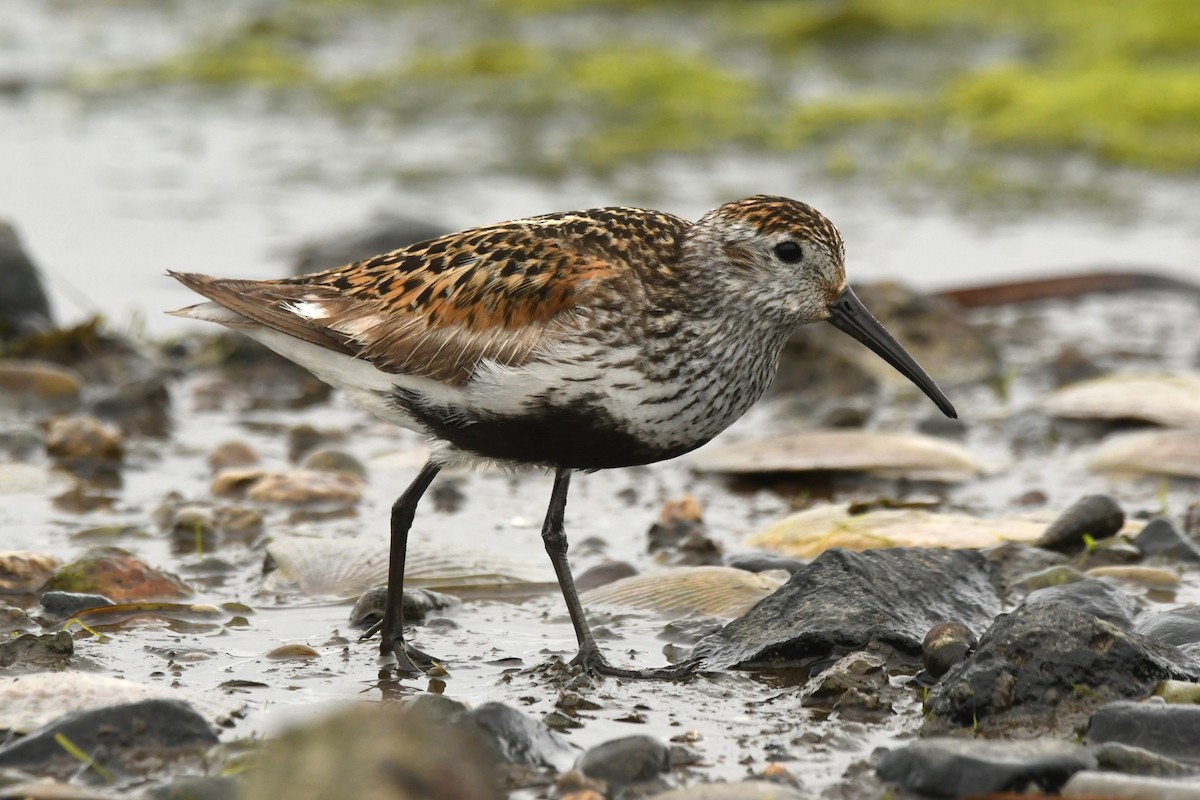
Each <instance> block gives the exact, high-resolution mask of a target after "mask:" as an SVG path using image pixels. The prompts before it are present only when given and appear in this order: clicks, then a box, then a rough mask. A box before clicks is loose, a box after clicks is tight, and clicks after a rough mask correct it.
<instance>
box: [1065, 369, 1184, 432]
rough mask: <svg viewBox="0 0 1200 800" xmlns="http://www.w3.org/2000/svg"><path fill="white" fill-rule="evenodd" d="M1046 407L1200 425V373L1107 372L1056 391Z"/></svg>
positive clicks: (1077, 415)
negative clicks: (1133, 373)
mask: <svg viewBox="0 0 1200 800" xmlns="http://www.w3.org/2000/svg"><path fill="white" fill-rule="evenodd" d="M1042 408H1043V410H1045V411H1046V412H1047V413H1049V414H1053V415H1054V416H1056V417H1070V418H1074V419H1139V420H1145V421H1146V422H1153V423H1155V424H1156V425H1165V426H1168V427H1179V428H1185V427H1200V377H1197V376H1195V375H1170V374H1167V375H1129V374H1114V375H1105V376H1103V377H1100V378H1093V379H1091V380H1087V381H1082V382H1080V383H1076V384H1072V385H1070V386H1067V387H1065V388H1063V389H1060V390H1058V391H1057V392H1054V393H1052V394H1051V395H1050V396H1049V397H1047V398H1046V399H1045V400H1044V401H1043V402H1042Z"/></svg>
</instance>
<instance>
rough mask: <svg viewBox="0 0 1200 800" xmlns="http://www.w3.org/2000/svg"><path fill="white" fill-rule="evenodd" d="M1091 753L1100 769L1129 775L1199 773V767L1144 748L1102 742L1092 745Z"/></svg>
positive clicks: (1163, 775)
mask: <svg viewBox="0 0 1200 800" xmlns="http://www.w3.org/2000/svg"><path fill="white" fill-rule="evenodd" d="M1092 753H1093V754H1094V755H1095V756H1096V764H1097V765H1098V766H1099V767H1100V769H1107V770H1112V771H1113V772H1124V773H1127V774H1129V775H1157V776H1160V777H1172V776H1180V775H1195V774H1197V773H1200V767H1197V766H1196V765H1194V764H1185V763H1183V762H1182V761H1176V760H1175V759H1173V758H1167V757H1166V756H1162V755H1159V754H1158V753H1154V752H1151V751H1149V750H1146V749H1144V748H1141V747H1132V746H1130V745H1127V744H1121V743H1120V742H1104V743H1103V744H1097V745H1093V746H1092Z"/></svg>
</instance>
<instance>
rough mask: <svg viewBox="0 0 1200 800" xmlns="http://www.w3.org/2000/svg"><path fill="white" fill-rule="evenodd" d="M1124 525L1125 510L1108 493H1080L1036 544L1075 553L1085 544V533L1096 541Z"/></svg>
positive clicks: (1105, 537) (1110, 534) (1036, 545)
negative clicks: (1078, 497) (1083, 494)
mask: <svg viewBox="0 0 1200 800" xmlns="http://www.w3.org/2000/svg"><path fill="white" fill-rule="evenodd" d="M1124 525H1125V512H1124V511H1122V510H1121V507H1120V506H1119V505H1117V501H1116V500H1113V499H1112V498H1111V497H1109V496H1108V495H1106V494H1091V495H1087V496H1086V497H1081V498H1080V499H1079V500H1076V501H1075V503H1074V504H1073V505H1072V506H1071V507H1070V508H1068V509H1067V510H1066V511H1064V512H1063V513H1062V514H1060V515H1059V516H1058V518H1057V519H1055V520H1054V522H1052V523H1050V525H1049V527H1047V528H1046V531H1045V533H1043V534H1042V536H1041V538H1040V539H1038V540H1037V541H1036V542H1034V546H1035V547H1043V548H1045V549H1047V550H1055V551H1057V552H1060V553H1074V552H1077V551H1078V550H1081V549H1082V548H1083V547H1084V541H1085V540H1084V537H1085V536H1086V537H1090V538H1091V539H1092V540H1093V541H1098V540H1100V539H1107V538H1108V537H1110V536H1113V535H1115V534H1116V533H1117V531H1119V530H1121V528H1122V527H1123V526H1124Z"/></svg>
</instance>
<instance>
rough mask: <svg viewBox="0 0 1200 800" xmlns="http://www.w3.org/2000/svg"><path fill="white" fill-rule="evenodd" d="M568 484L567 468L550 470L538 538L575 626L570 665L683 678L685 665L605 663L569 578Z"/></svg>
mask: <svg viewBox="0 0 1200 800" xmlns="http://www.w3.org/2000/svg"><path fill="white" fill-rule="evenodd" d="M570 484H571V470H569V469H561V468H560V469H558V470H555V472H554V489H553V491H552V492H551V493H550V507H549V508H547V509H546V521H545V523H543V525H542V541H543V542H544V543H545V545H546V553H547V555H549V556H550V563H551V564H553V565H554V574H555V575H557V576H558V585H559V587H560V588H561V589H562V593H563V599H564V600H566V601H567V613H569V614H570V615H571V625H572V626H573V627H574V628H575V640H576V642H578V643H579V655H577V656H575V658H574V659H573V660H572V661H571V663H572V664H575V665H578V666H580V667H582V668H583V670H584V671H585V672H588V673H592V674H596V675H611V676H614V677H617V678H659V679H667V680H670V679H676V678H684V677H687V676H688V675H689V674H691V672H690V670H688V669H687V668H686V667H668V668H665V669H648V670H632V669H620V668H618V667H614V666H612V665H611V664H609V663H608V661H607V660H606V659H605V658H604V654H603V653H601V652H600V648H599V647H598V646H597V645H596V640H595V639H594V638H593V637H592V631H591V629H590V628H589V627H588V623H587V618H586V617H585V616H584V614H583V605H582V604H581V603H580V602H579V593H578V592H577V591H575V579H574V578H572V577H571V566H570V564H568V563H567V534H566V531H565V530H564V525H563V518H564V516H565V514H566V510H567V489H568V488H569V486H570Z"/></svg>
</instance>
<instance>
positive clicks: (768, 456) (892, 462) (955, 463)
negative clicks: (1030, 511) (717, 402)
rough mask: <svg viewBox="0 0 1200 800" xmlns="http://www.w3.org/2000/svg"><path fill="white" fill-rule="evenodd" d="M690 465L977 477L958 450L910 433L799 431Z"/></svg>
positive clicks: (708, 452)
mask: <svg viewBox="0 0 1200 800" xmlns="http://www.w3.org/2000/svg"><path fill="white" fill-rule="evenodd" d="M690 463H691V465H692V466H693V467H695V468H696V469H698V470H700V471H702V472H722V473H728V474H733V475H753V474H762V473H772V472H816V471H821V472H867V473H871V474H873V475H877V476H879V477H881V478H908V479H911V480H924V481H943V482H949V483H953V482H958V481H965V480H968V479H970V478H973V477H975V476H977V475H979V474H980V473H982V472H983V469H982V467H981V466H980V465H979V463H978V462H977V461H976V460H975V459H974V457H973V456H972V455H971V454H970V453H969V452H967V451H966V450H965V449H964V448H963V447H961V446H960V445H957V444H954V443H952V442H947V441H944V440H941V439H935V438H933V437H931V436H921V435H919V434H912V433H874V432H871V431H803V432H800V433H793V434H789V435H785V436H776V437H774V438H771V439H761V440H754V441H748V442H738V443H736V444H730V445H723V446H720V445H718V446H716V447H707V448H704V449H702V450H699V451H697V452H696V454H695V455H693V456H692V457H691V460H690Z"/></svg>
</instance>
